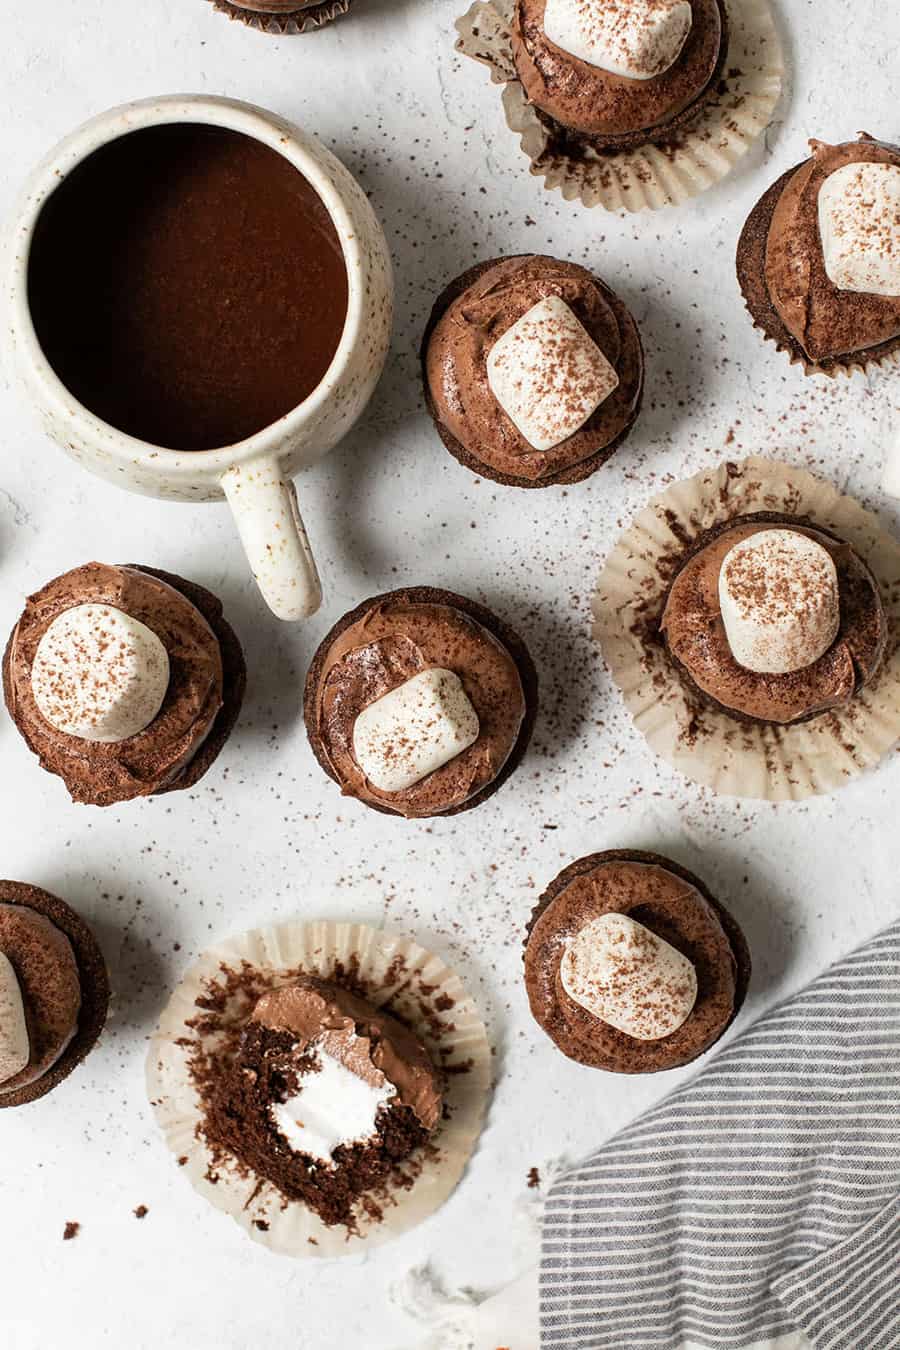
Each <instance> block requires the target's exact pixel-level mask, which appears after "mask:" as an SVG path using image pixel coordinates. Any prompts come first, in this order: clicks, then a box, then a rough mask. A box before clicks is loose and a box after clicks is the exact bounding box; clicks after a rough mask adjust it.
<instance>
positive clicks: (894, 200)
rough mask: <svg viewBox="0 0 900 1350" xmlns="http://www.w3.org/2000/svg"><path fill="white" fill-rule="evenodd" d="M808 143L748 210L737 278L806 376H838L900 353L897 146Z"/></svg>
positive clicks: (764, 325)
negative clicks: (803, 155) (805, 155)
mask: <svg viewBox="0 0 900 1350" xmlns="http://www.w3.org/2000/svg"><path fill="white" fill-rule="evenodd" d="M810 146H811V147H812V151H813V153H812V156H811V158H810V159H808V160H806V161H805V162H804V163H803V164H800V165H797V166H796V167H795V168H793V169H790V170H789V171H788V172H787V173H786V174H783V175H782V177H781V178H779V179H778V181H777V182H776V183H775V184H773V186H772V187H770V188H769V190H768V192H766V193H765V194H764V196H763V197H762V198H761V199H760V201H759V202H758V203H757V205H756V206H755V207H754V208H753V211H752V212H751V213H750V217H749V219H748V220H747V223H746V225H745V226H744V229H743V231H742V233H741V237H740V242H739V243H738V249H737V273H738V280H739V282H740V286H741V290H742V292H743V295H744V300H745V301H746V304H747V308H748V310H749V311H750V315H751V317H752V319H753V322H754V324H755V325H756V327H757V328H759V329H760V330H761V331H762V332H763V333H764V334H765V336H766V337H767V338H770V339H771V340H772V341H773V342H774V343H775V344H776V346H777V347H778V349H779V350H780V351H785V352H787V353H788V355H789V356H790V358H791V360H792V361H795V362H800V363H801V364H802V365H803V366H804V368H805V370H806V373H807V374H824V375H835V374H837V373H838V372H840V371H842V370H843V371H846V370H849V369H852V368H853V367H865V366H867V365H869V364H877V363H878V362H879V361H881V360H883V359H884V358H885V357H889V356H892V355H893V354H894V353H895V352H896V351H897V350H898V349H900V148H898V147H897V146H893V145H886V144H883V143H882V142H880V141H876V140H873V139H872V137H871V136H868V135H865V134H863V135H861V137H860V139H859V140H858V141H853V142H850V143H847V144H843V145H826V144H825V143H824V142H823V141H815V140H814V141H810Z"/></svg>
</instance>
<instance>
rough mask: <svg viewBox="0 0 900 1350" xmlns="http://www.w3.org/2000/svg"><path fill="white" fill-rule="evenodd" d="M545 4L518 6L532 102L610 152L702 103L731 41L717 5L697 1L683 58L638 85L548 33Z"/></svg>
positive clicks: (520, 56) (518, 48)
mask: <svg viewBox="0 0 900 1350" xmlns="http://www.w3.org/2000/svg"><path fill="white" fill-rule="evenodd" d="M546 7H547V0H518V3H517V4H516V11H515V18H514V21H513V28H512V47H513V60H514V61H515V65H516V71H517V72H518V76H519V79H520V80H521V82H522V86H523V88H524V90H525V93H526V94H527V95H528V98H529V100H530V102H531V103H533V104H534V105H535V107H537V108H540V109H541V111H542V112H545V113H547V114H548V116H550V117H552V118H553V119H554V121H556V122H558V123H560V125H561V126H563V127H567V128H569V129H571V130H573V131H578V132H582V133H583V134H584V135H585V136H588V137H596V138H598V139H600V140H601V141H602V142H603V144H604V145H606V146H610V147H612V146H615V145H616V144H617V143H620V142H622V141H627V142H629V143H632V142H634V140H635V133H644V132H646V133H647V136H646V137H645V138H644V139H648V138H649V136H650V135H651V134H652V133H653V132H654V131H657V130H660V129H665V127H666V126H667V124H669V123H671V122H672V121H673V120H674V119H676V118H678V117H679V114H681V113H683V112H684V111H685V110H686V109H688V108H690V107H691V105H692V104H694V103H697V102H698V100H701V99H702V98H703V95H704V94H705V93H706V91H707V90H708V88H709V86H710V84H711V83H712V81H713V80H714V78H715V76H716V74H717V71H718V67H719V64H720V56H721V53H722V46H723V42H724V41H725V38H726V33H725V26H724V24H723V21H722V11H721V7H720V5H719V3H718V0H691V8H692V10H693V22H692V25H691V31H690V32H689V34H688V36H687V40H686V41H685V44H684V46H683V48H682V49H681V52H680V54H679V56H678V59H677V60H676V61H675V63H674V64H673V65H671V66H670V67H669V69H668V70H666V71H663V73H662V74H661V75H657V76H655V77H654V78H653V79H650V80H634V79H629V78H628V77H627V76H624V75H615V74H613V73H612V72H611V71H606V70H601V69H599V68H598V67H597V66H592V65H590V64H589V63H588V62H587V61H582V60H581V59H580V58H579V57H577V56H573V55H571V53H569V52H565V51H563V50H562V49H561V48H560V47H557V46H556V45H555V44H554V43H552V42H551V41H550V40H549V38H548V37H547V35H546V33H545V32H544V11H545V9H546Z"/></svg>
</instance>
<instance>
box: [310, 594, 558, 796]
mask: <svg viewBox="0 0 900 1350" xmlns="http://www.w3.org/2000/svg"><path fill="white" fill-rule="evenodd" d="M384 600H400V601H407V602H408V603H410V604H418V605H446V606H449V607H450V608H451V609H456V610H459V611H460V612H461V613H463V614H466V615H468V617H469V618H470V619H473V620H474V621H475V623H477V624H480V625H481V627H482V628H484V629H485V630H486V631H487V632H488V633H490V635H491V636H492V637H493V638H495V639H496V640H497V642H499V643H500V644H501V646H503V647H504V648H505V649H506V651H507V652H508V653H509V655H510V656H511V658H512V660H513V662H514V664H515V666H516V669H517V670H518V672H519V679H520V680H521V682H522V693H523V695H524V698H525V716H524V718H523V719H522V725H521V728H520V730H519V734H518V737H517V739H516V743H515V745H514V746H513V748H512V750H511V752H510V754H509V756H508V757H507V759H506V762H505V763H504V765H503V767H502V769H501V770H500V772H499V773H498V774H497V776H496V778H493V779H492V780H491V781H490V782H489V783H487V784H485V786H484V787H483V788H481V789H480V791H478V792H476V793H475V794H474V795H473V796H471V797H469V798H467V800H466V801H464V802H461V803H460V804H459V805H458V806H451V807H448V808H447V809H446V810H445V811H440V812H437V815H438V816H455V815H459V814H460V812H462V811H471V810H472V808H473V807H476V806H480V805H481V803H482V802H485V801H487V799H488V798H489V797H492V796H493V795H494V793H495V792H496V791H497V790H498V789H499V788H501V787H502V786H503V784H504V783H505V782H506V780H507V779H508V778H509V777H510V776H511V775H512V774H513V773H514V772H515V770H516V769H517V768H518V766H519V765H520V764H521V762H522V759H523V757H524V755H525V751H526V750H527V749H528V744H529V742H530V740H531V735H532V732H533V731H534V724H535V721H536V719H537V710H538V677H537V671H536V670H535V668H534V662H533V661H532V659H531V656H530V655H529V652H528V648H527V647H526V646H525V643H524V642H523V641H522V639H521V638H520V637H519V635H518V633H516V632H514V631H513V629H512V628H510V627H509V625H508V624H506V623H504V622H503V620H502V619H499V618H498V617H497V615H496V614H494V613H492V612H491V610H489V609H487V608H486V606H484V605H479V604H478V603H477V601H475V600H469V599H467V598H466V597H465V596H462V595H456V594H454V592H453V591H444V590H440V589H439V588H437V587H435V586H409V587H403V588H401V589H400V590H396V591H385V592H384V594H382V595H374V596H372V597H371V598H370V599H369V600H365V601H363V603H362V604H361V605H358V606H357V607H356V609H354V610H352V611H351V612H350V613H349V614H345V615H344V616H343V618H341V619H339V620H338V622H337V623H336V624H335V625H334V627H333V628H332V629H331V630H330V632H328V633H327V634H326V635H325V637H324V638H323V639H322V641H321V643H320V644H319V647H318V649H317V651H316V654H315V656H314V657H313V660H312V665H311V666H310V668H309V673H308V675H307V677H306V686H305V690H304V695H303V715H304V720H305V722H306V734H307V736H308V737H309V743H310V745H311V746H312V750H313V754H314V755H315V757H316V759H317V760H318V761H319V764H320V765H321V767H322V768H323V769H324V770H325V772H326V773H327V774H328V777H329V778H331V779H332V780H333V781H334V782H335V783H337V784H338V786H339V787H340V786H342V784H341V783H340V780H339V779H338V777H337V775H336V774H335V772H334V770H333V768H332V766H331V762H330V760H329V757H328V755H327V754H326V752H325V748H324V746H323V744H322V738H321V736H320V735H319V730H318V727H317V725H316V716H315V713H316V702H317V700H316V694H317V691H318V689H319V686H320V683H321V679H322V672H323V669H324V666H325V662H326V660H327V658H328V654H329V651H330V649H331V646H332V644H333V643H334V642H335V640H336V639H337V638H339V637H340V636H341V634H342V633H343V632H344V631H345V630H346V629H347V628H350V627H352V625H353V624H356V623H359V622H361V621H362V619H364V618H365V616H366V614H367V613H368V612H369V611H370V610H371V609H372V608H373V607H374V606H375V605H378V604H379V603H380V602H381V601H384ZM365 805H366V806H368V807H369V808H370V809H371V810H373V811H380V812H381V813H382V814H383V815H388V816H393V817H394V818H395V819H398V818H399V819H405V817H403V816H400V815H399V814H398V812H397V811H392V810H391V809H390V807H387V806H382V805H380V804H379V803H378V802H372V801H366V802H365ZM412 818H413V819H424V820H429V819H433V818H434V817H432V816H417V817H412Z"/></svg>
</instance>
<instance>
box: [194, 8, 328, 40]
mask: <svg viewBox="0 0 900 1350" xmlns="http://www.w3.org/2000/svg"><path fill="white" fill-rule="evenodd" d="M212 3H213V5H214V6H215V8H216V9H217V10H218V11H219V13H220V14H225V15H227V17H228V18H229V19H235V20H237V21H238V22H239V23H243V24H246V26H247V27H248V28H256V29H257V30H258V31H259V32H260V33H270V34H272V36H274V37H286V36H288V35H289V34H294V33H306V32H309V31H310V30H311V29H313V28H321V27H322V25H323V24H326V23H330V22H331V20H332V19H336V18H338V16H339V15H341V14H346V13H347V10H348V9H349V8H350V3H351V0H309V3H307V4H305V5H304V4H299V3H298V0H212Z"/></svg>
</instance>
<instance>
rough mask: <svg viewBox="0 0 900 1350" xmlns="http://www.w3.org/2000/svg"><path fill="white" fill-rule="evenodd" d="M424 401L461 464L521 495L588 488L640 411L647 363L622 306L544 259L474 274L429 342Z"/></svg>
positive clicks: (582, 276)
mask: <svg viewBox="0 0 900 1350" xmlns="http://www.w3.org/2000/svg"><path fill="white" fill-rule="evenodd" d="M422 367H423V378H424V385H425V400H426V404H427V407H428V410H429V412H430V413H431V416H432V418H433V419H434V423H435V426H436V427H437V430H438V434H439V435H440V437H441V440H442V441H443V443H444V445H445V446H446V448H447V449H448V450H449V451H450V453H451V454H452V455H453V456H454V457H455V458H456V459H458V460H459V462H460V463H461V464H464V465H465V466H466V467H467V468H469V469H471V470H472V472H473V473H477V474H479V475H480V476H482V477H486V478H490V479H492V480H493V481H494V482H495V483H503V484H505V485H507V486H511V487H527V488H537V487H550V486H551V485H553V484H557V483H577V482H580V481H581V480H582V479H583V478H587V477H588V476H589V475H590V474H592V473H594V472H595V470H597V469H598V468H600V466H601V465H602V464H605V462H606V461H607V460H608V459H609V457H610V456H611V455H612V454H613V452H614V451H615V450H616V448H617V447H618V446H619V445H621V443H622V442H623V441H624V440H625V438H626V436H627V435H628V433H629V432H630V431H631V428H632V427H633V426H634V424H635V422H636V420H637V416H638V413H639V411H640V406H641V400H642V397H643V391H644V354H643V349H642V347H641V339H640V334H639V333H638V329H637V325H636V324H635V322H634V319H633V318H632V316H631V314H630V313H629V312H628V310H627V309H626V307H625V305H624V304H623V303H622V301H621V300H620V299H619V298H618V296H616V295H615V294H614V292H613V291H611V290H610V288H609V287H608V286H607V285H606V284H605V283H604V282H602V281H600V280H599V278H597V277H595V276H593V275H592V274H591V273H590V272H588V271H587V270H586V268H584V267H579V266H578V265H577V264H576V263H570V262H561V261H558V260H557V259H555V258H549V257H545V256H543V255H540V254H521V255H518V256H516V257H512V258H495V259H493V260H491V261H490V262H484V263H479V264H478V266H476V267H473V268H471V269H470V270H469V271H468V272H464V273H463V275H462V276H460V277H457V279H456V280H455V281H453V282H451V284H450V285H449V286H448V287H447V288H446V290H445V291H444V292H443V293H442V295H441V296H440V297H439V299H438V301H437V303H436V304H435V306H434V308H433V310H432V312H431V317H430V319H429V321H428V325H427V327H426V330H425V336H424V339H423V343H422Z"/></svg>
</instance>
